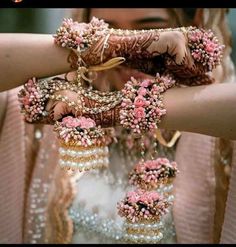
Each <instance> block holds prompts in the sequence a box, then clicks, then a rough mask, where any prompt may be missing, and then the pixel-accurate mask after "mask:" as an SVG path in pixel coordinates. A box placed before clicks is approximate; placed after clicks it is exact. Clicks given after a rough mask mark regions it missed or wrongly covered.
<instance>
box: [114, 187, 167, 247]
mask: <svg viewBox="0 0 236 247" xmlns="http://www.w3.org/2000/svg"><path fill="white" fill-rule="evenodd" d="M169 206H170V203H169V202H168V201H167V200H165V199H164V198H163V197H162V196H161V195H159V194H158V193H157V192H155V191H144V190H141V189H138V190H135V191H130V192H128V193H127V194H126V197H125V198H124V199H123V200H121V201H120V202H119V203H118V204H117V209H118V214H119V215H120V216H121V217H124V218H125V223H124V227H125V230H126V234H125V238H126V240H128V241H131V242H136V243H157V242H159V241H160V240H161V239H162V238H163V234H162V232H161V229H162V228H163V224H162V222H161V217H162V216H163V215H165V214H166V213H167V212H168V207H169Z"/></svg>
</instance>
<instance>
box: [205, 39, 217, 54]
mask: <svg viewBox="0 0 236 247" xmlns="http://www.w3.org/2000/svg"><path fill="white" fill-rule="evenodd" d="M215 48H216V44H215V43H214V42H211V41H209V42H208V43H207V44H206V47H205V49H206V51H207V52H209V53H211V52H213V51H214V49H215Z"/></svg>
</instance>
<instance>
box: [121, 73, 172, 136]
mask: <svg viewBox="0 0 236 247" xmlns="http://www.w3.org/2000/svg"><path fill="white" fill-rule="evenodd" d="M174 85H175V80H173V79H172V77H171V76H170V75H166V76H160V75H159V74H157V75H156V77H155V78H154V79H145V80H142V81H141V80H136V79H135V78H133V77H131V79H130V81H128V82H127V83H126V84H125V86H124V89H122V93H123V98H122V102H121V110H120V123H121V125H122V126H123V127H125V128H127V129H132V130H133V132H134V133H138V134H140V133H142V132H147V131H151V130H154V129H157V128H158V124H159V123H160V122H161V118H162V117H163V116H164V115H165V114H166V109H165V108H164V104H163V93H164V92H165V91H166V90H167V89H168V88H170V87H172V86H174Z"/></svg>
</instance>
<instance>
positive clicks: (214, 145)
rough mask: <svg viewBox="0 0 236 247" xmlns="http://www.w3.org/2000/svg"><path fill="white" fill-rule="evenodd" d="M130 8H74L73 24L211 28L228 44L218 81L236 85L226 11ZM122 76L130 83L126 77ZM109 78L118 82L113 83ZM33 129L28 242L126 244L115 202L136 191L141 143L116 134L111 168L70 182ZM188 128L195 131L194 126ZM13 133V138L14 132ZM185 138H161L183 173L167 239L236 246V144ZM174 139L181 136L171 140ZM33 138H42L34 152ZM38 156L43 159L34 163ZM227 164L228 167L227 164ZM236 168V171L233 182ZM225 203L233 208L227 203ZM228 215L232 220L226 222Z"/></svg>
mask: <svg viewBox="0 0 236 247" xmlns="http://www.w3.org/2000/svg"><path fill="white" fill-rule="evenodd" d="M130 11H131V10H130V9H128V10H127V9H126V10H125V9H109V12H108V11H104V10H102V9H88V10H73V19H74V20H76V19H77V20H78V21H81V19H79V18H82V17H83V18H85V19H84V21H86V22H87V21H89V20H90V18H91V17H92V16H96V17H98V18H102V19H104V20H105V21H106V22H108V23H109V24H110V25H111V26H113V27H115V28H127V29H146V28H147V29H148V28H165V27H175V26H189V25H197V26H199V27H204V28H211V29H212V30H213V31H214V32H215V33H216V35H218V37H219V38H220V39H221V40H222V43H224V44H226V45H227V49H226V51H225V54H224V60H223V65H222V69H221V70H217V71H216V72H215V74H216V75H215V78H216V83H217V82H218V83H219V82H231V81H233V79H234V77H233V69H232V66H231V61H230V58H229V54H230V47H229V45H228V43H229V33H228V32H227V28H226V27H227V25H226V24H227V23H226V22H225V18H226V17H225V10H224V9H204V10H203V9H197V10H193V9H191V10H189V9H187V10H186V9H181V10H180V9H179V10H176V9H132V15H131V14H130ZM130 74H132V71H129V70H128V69H126V70H124V69H123V70H121V71H119V70H112V71H111V72H109V73H107V72H106V73H102V75H101V77H100V78H98V80H97V81H96V84H95V86H96V87H97V88H100V89H104V90H107V89H108V90H117V89H121V88H122V86H123V85H120V81H125V79H126V78H127V76H130ZM68 77H69V75H68ZM121 77H123V78H122V79H123V80H120V78H121ZM110 78H111V79H112V80H110ZM107 81H110V82H112V83H109V84H108V83H107ZM13 98H14V97H13ZM170 115H171V114H170ZM4 126H6V125H4ZM171 127H173V125H172V126H171ZM171 127H170V128H169V129H171ZM175 128H178V127H177V126H175ZM26 130H27V131H26V134H27V138H26V144H27V146H26V147H27V149H26V151H28V153H27V154H28V155H27V156H26V157H27V162H28V163H29V166H27V167H28V168H29V169H28V170H29V173H28V174H30V175H29V176H27V178H28V179H29V178H30V180H26V181H27V182H26V184H27V185H28V186H27V187H26V188H27V189H26V190H27V193H26V194H25V198H27V200H26V202H25V206H26V207H25V214H24V219H25V220H24V242H30V243H40V242H50V243H83V242H86V243H89V242H90V243H111V242H116V241H118V242H119V241H122V239H120V235H119V234H120V231H119V229H120V228H119V227H120V223H121V220H120V218H119V217H118V216H117V213H116V203H117V201H119V200H120V199H121V198H123V196H124V194H125V192H126V191H128V190H129V185H128V184H127V174H128V172H129V171H130V169H131V168H132V166H133V165H134V163H135V162H136V160H137V158H138V157H137V150H136V149H135V143H133V142H134V140H133V139H132V138H130V137H129V136H127V133H123V132H122V131H120V130H119V129H116V133H117V143H114V144H112V146H111V148H110V155H111V157H110V166H109V169H108V170H104V171H103V170H101V171H94V172H88V173H82V174H77V175H78V176H77V175H75V176H73V177H70V176H68V175H67V174H65V173H63V172H62V171H61V170H60V168H59V166H58V165H57V142H56V139H55V137H53V134H52V130H51V128H50V127H49V126H44V127H42V126H40V125H39V126H38V125H35V126H34V130H32V127H28V125H26ZM181 130H182V129H181ZM184 130H186V131H192V132H194V131H193V129H187V128H185V129H184ZM195 130H196V131H195V132H196V133H202V134H203V133H204V134H209V135H210V134H212V135H213V132H211V130H209V132H207V131H205V132H204V131H203V132H201V131H199V130H198V129H195ZM2 131H3V133H2V136H7V134H6V133H5V135H4V131H5V132H6V131H8V130H7V129H6V130H5V129H4V128H3V129H2ZM13 131H14V130H12V131H11V133H10V132H9V133H8V134H10V135H13V133H12V132H13ZM33 131H34V132H33ZM18 134H19V133H18ZM179 136H180V134H179V132H176V131H169V132H167V133H165V135H164V137H165V139H160V143H159V144H157V154H158V156H161V155H163V156H167V157H168V158H169V159H171V160H176V161H177V162H178V166H179V170H180V173H179V174H178V176H177V178H176V181H175V184H174V188H175V202H174V208H173V219H174V223H175V226H174V224H173V220H172V214H171V212H170V214H169V215H168V217H167V219H166V223H165V225H166V228H167V229H166V234H165V236H166V237H165V238H164V239H163V240H162V241H163V242H164V243H173V242H176V241H177V242H179V243H199V242H200V243H202V242H204V243H213V242H220V241H221V242H233V240H235V238H236V236H234V235H232V234H231V231H230V229H229V225H230V224H231V221H232V220H233V218H232V217H230V216H232V215H233V213H234V211H232V210H233V209H232V207H231V206H230V205H233V204H234V203H235V202H234V201H232V195H233V191H234V190H235V186H233V184H232V182H231V187H230V190H229V192H228V184H229V177H228V175H229V174H230V172H228V170H229V169H228V168H229V167H230V165H231V164H232V167H233V165H234V162H235V160H234V158H233V151H234V149H233V142H230V141H227V140H225V139H219V138H215V137H210V136H205V135H201V134H191V133H186V132H182V133H181V136H180V138H179ZM172 137H176V138H175V141H174V142H172V143H171V142H170V140H171V139H172V140H173V138H172ZM32 140H35V141H36V142H34V145H33V147H34V149H33V150H32V146H31V143H32ZM170 143H171V144H170ZM1 145H3V142H1ZM155 145H156V143H155V141H154V140H153V139H152V138H149V137H147V146H148V147H149V148H150V149H153V148H156V147H155ZM1 150H2V153H1V157H4V154H6V153H7V152H8V150H6V148H5V149H1ZM3 152H4V153H3ZM35 152H36V154H37V155H36V156H35V157H36V159H35V160H32V159H30V157H33V156H34V153H35ZM213 154H215V156H214V157H213ZM223 161H224V163H225V166H224V165H223V164H222V163H223ZM30 169H31V170H30ZM222 170H225V172H222ZM234 171H235V170H232V172H231V176H232V177H233V176H234V174H235V172H234ZM18 180H19V178H18ZM234 180H235V179H234ZM193 181H194V182H195V183H193ZM222 181H223V182H224V186H222ZM232 181H233V179H232ZM227 193H228V199H227ZM22 197H23V194H22ZM222 199H223V200H222ZM226 199H227V204H228V205H227V206H225V205H226ZM222 201H223V203H222ZM224 212H225V217H223V214H224ZM82 217H84V218H82ZM175 232H176V236H175ZM221 233H222V234H221ZM220 237H221V239H220Z"/></svg>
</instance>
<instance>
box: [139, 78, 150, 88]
mask: <svg viewBox="0 0 236 247" xmlns="http://www.w3.org/2000/svg"><path fill="white" fill-rule="evenodd" d="M150 84H151V81H150V80H149V79H145V80H143V81H142V83H141V87H148V86H149V85H150Z"/></svg>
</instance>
